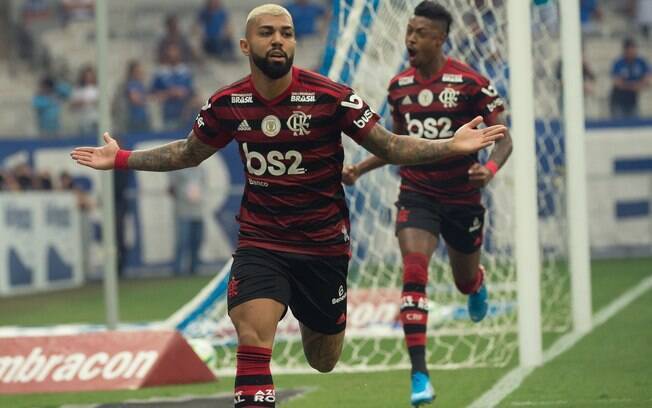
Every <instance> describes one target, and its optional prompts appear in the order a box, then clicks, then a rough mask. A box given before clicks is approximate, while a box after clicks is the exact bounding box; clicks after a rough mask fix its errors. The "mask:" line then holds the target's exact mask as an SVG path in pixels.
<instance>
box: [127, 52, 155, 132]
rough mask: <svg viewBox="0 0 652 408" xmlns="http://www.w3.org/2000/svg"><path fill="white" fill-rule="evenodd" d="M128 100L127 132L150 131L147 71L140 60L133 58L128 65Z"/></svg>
mask: <svg viewBox="0 0 652 408" xmlns="http://www.w3.org/2000/svg"><path fill="white" fill-rule="evenodd" d="M124 92H125V95H124V96H125V102H126V106H127V109H126V116H127V118H126V120H127V124H126V130H127V132H149V131H150V129H151V124H150V119H149V112H148V111H147V98H148V94H147V88H146V85H145V72H144V70H143V66H142V64H141V63H140V62H138V61H135V60H132V61H130V62H129V65H128V66H127V81H126V83H125V84H124Z"/></svg>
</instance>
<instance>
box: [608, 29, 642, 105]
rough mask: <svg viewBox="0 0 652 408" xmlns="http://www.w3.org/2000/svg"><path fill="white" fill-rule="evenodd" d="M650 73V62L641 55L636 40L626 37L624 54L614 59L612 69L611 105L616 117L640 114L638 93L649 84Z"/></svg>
mask: <svg viewBox="0 0 652 408" xmlns="http://www.w3.org/2000/svg"><path fill="white" fill-rule="evenodd" d="M650 74H651V73H650V67H649V63H648V62H647V61H646V60H645V59H644V58H641V57H639V55H638V48H637V45H636V42H635V41H634V40H633V39H632V38H627V39H625V41H624V42H623V55H622V56H621V57H619V58H618V59H616V61H614V64H613V68H612V70H611V77H612V79H613V88H612V90H611V95H610V98H609V105H610V108H611V114H612V116H613V117H614V118H631V117H635V116H637V115H638V94H639V92H641V91H642V90H643V89H644V88H645V87H646V86H648V85H649V83H650Z"/></svg>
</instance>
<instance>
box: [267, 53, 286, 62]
mask: <svg viewBox="0 0 652 408" xmlns="http://www.w3.org/2000/svg"><path fill="white" fill-rule="evenodd" d="M267 58H268V59H270V60H272V61H285V60H287V59H288V56H287V55H285V53H284V52H283V51H271V52H269V53H267Z"/></svg>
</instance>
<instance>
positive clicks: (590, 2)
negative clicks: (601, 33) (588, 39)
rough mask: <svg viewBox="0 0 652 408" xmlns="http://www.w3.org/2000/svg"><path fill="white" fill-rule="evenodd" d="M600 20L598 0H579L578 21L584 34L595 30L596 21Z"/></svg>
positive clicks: (600, 12)
mask: <svg viewBox="0 0 652 408" xmlns="http://www.w3.org/2000/svg"><path fill="white" fill-rule="evenodd" d="M601 20H602V10H601V9H600V7H599V6H598V0H580V21H581V23H582V31H583V32H584V34H592V33H595V32H596V31H597V26H596V24H595V22H596V21H601Z"/></svg>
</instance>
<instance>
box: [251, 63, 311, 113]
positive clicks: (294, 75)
mask: <svg viewBox="0 0 652 408" xmlns="http://www.w3.org/2000/svg"><path fill="white" fill-rule="evenodd" d="M298 76H299V69H298V68H296V67H294V66H293V67H292V82H290V86H288V87H287V89H286V90H285V91H283V92H282V93H281V94H280V95H279V96H277V97H276V98H274V99H265V98H264V97H263V96H262V95H261V94H259V93H258V91H257V90H256V87H255V86H254V81H253V80H252V79H251V76H249V85H250V86H251V89H252V92H253V94H254V95H255V96H256V98H257V99H258V100H260V101H261V102H262V103H263V104H264V105H266V106H274V105H277V104H278V103H279V102H281V101H282V100H283V99H285V98H287V97H288V95H290V93H291V92H292V90H293V89H294V87H295V84H296V82H297V77H298Z"/></svg>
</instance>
